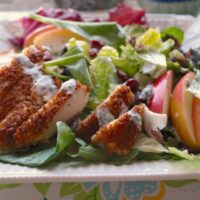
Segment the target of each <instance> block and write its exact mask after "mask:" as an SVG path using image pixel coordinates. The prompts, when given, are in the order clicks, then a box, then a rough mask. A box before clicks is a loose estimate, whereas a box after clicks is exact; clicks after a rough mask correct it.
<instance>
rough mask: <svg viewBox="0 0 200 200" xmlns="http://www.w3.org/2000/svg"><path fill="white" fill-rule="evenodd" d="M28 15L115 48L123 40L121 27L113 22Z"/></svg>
mask: <svg viewBox="0 0 200 200" xmlns="http://www.w3.org/2000/svg"><path fill="white" fill-rule="evenodd" d="M30 17H31V18H32V19H34V20H36V21H39V22H42V23H45V24H53V25H55V26H57V27H59V28H62V29H69V30H70V31H72V32H74V33H76V34H78V35H81V36H82V37H84V38H86V39H88V40H92V39H99V40H102V41H103V42H105V43H106V44H108V45H111V46H114V47H115V48H119V46H120V45H122V44H123V43H124V42H125V37H124V32H123V29H122V28H121V27H120V26H119V25H118V24H117V23H115V22H74V21H64V20H59V19H52V18H48V17H42V16H39V15H35V14H32V15H30Z"/></svg>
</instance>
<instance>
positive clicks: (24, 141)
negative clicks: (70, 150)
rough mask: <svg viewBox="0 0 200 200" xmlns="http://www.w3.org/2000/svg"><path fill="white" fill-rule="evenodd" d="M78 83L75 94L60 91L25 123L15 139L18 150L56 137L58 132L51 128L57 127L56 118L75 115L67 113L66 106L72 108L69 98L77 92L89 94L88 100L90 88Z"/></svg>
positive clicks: (16, 133)
mask: <svg viewBox="0 0 200 200" xmlns="http://www.w3.org/2000/svg"><path fill="white" fill-rule="evenodd" d="M76 83H77V85H76V88H75V91H74V92H73V94H72V93H70V92H69V93H68V92H67V91H63V90H60V91H59V92H57V94H55V95H54V96H53V97H52V98H51V99H50V100H49V101H48V102H47V103H46V104H45V105H43V106H42V107H41V108H40V109H39V110H38V112H36V113H34V114H33V115H31V116H30V117H29V119H28V120H27V121H25V122H23V124H22V125H21V126H20V127H18V128H17V130H16V132H15V134H14V137H13V139H14V141H15V145H16V147H17V148H22V147H27V146H30V145H34V144H37V143H38V142H42V141H44V140H47V139H49V138H50V137H52V136H53V135H55V134H56V131H55V130H53V128H51V127H52V126H53V127H55V123H56V122H55V118H60V117H58V116H59V115H65V117H62V119H63V118H67V117H66V116H69V115H73V114H72V113H67V110H65V108H64V105H65V106H67V107H68V108H69V107H71V105H70V103H69V98H70V97H72V96H73V95H75V94H76V91H82V92H83V93H84V94H87V96H88V97H87V100H88V98H89V90H88V87H87V86H84V85H81V84H80V83H79V82H76ZM78 100H79V99H78ZM71 103H73V102H71ZM86 103H87V101H86V102H85V104H84V105H83V107H84V106H85V105H86ZM62 109H63V111H62ZM80 111H81V110H79V111H78V112H80ZM61 112H62V113H61ZM65 112H66V113H65ZM76 114H78V113H74V115H76ZM71 117H73V116H71ZM52 123H53V125H52ZM51 129H52V130H51Z"/></svg>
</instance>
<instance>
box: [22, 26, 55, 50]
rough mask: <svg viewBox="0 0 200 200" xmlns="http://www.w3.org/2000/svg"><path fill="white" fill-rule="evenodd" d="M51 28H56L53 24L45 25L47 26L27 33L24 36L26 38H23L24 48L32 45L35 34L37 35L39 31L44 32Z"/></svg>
mask: <svg viewBox="0 0 200 200" xmlns="http://www.w3.org/2000/svg"><path fill="white" fill-rule="evenodd" d="M52 29H57V28H56V27H55V26H53V25H47V26H43V27H41V28H38V29H36V30H34V31H33V32H31V33H30V34H29V35H27V36H26V38H25V40H24V48H26V47H28V46H30V45H32V44H33V41H34V39H35V37H36V36H38V35H39V34H41V33H45V32H47V31H49V30H52Z"/></svg>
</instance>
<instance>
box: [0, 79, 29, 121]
mask: <svg viewBox="0 0 200 200" xmlns="http://www.w3.org/2000/svg"><path fill="white" fill-rule="evenodd" d="M31 88H32V78H31V76H25V77H23V78H22V79H20V80H19V81H18V82H17V84H16V85H15V86H14V87H13V88H12V90H10V92H9V93H8V94H7V95H5V96H4V98H2V99H1V101H0V121H1V120H2V119H4V118H5V117H6V115H7V114H8V113H9V112H10V111H11V110H13V109H15V107H16V105H18V104H19V103H20V102H23V101H25V100H28V101H30V100H31Z"/></svg>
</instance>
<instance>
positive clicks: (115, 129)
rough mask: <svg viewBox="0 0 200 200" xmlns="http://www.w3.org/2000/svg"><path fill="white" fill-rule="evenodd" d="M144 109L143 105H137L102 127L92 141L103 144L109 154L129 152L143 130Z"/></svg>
mask: <svg viewBox="0 0 200 200" xmlns="http://www.w3.org/2000/svg"><path fill="white" fill-rule="evenodd" d="M143 110H144V107H143V106H142V105H140V106H135V107H134V108H132V109H131V110H130V111H129V112H126V113H124V114H123V115H121V116H120V117H119V118H117V119H115V120H114V121H112V122H110V123H109V124H107V125H106V126H104V127H102V128H101V129H99V131H97V133H96V134H95V135H93V136H92V143H93V144H103V145H104V146H105V148H106V150H107V151H108V153H109V154H113V153H117V154H127V153H129V152H130V151H131V149H132V148H133V146H134V144H135V141H136V139H137V137H138V135H139V134H140V132H141V130H142V119H143Z"/></svg>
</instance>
